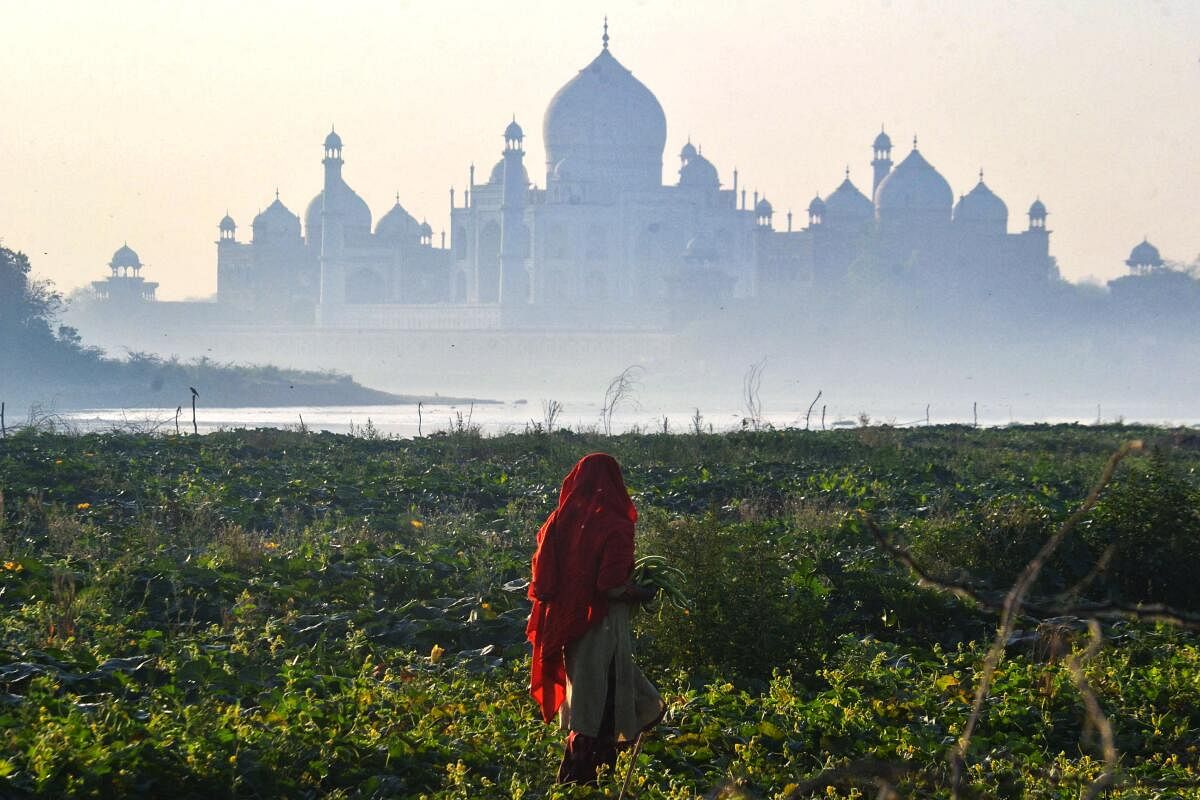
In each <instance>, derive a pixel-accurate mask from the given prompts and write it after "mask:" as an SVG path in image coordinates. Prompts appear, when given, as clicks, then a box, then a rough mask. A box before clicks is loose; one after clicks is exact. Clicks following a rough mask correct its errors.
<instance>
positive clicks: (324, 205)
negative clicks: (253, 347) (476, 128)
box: [217, 24, 1058, 329]
mask: <svg viewBox="0 0 1200 800" xmlns="http://www.w3.org/2000/svg"><path fill="white" fill-rule="evenodd" d="M541 135H542V139H543V144H544V145H545V152H546V164H545V176H544V180H543V181H542V182H541V185H540V186H539V185H536V184H535V183H534V182H533V181H532V180H531V176H530V173H529V166H528V165H527V164H526V163H525V147H524V144H525V139H526V136H525V131H524V129H523V128H522V126H521V125H520V124H518V122H517V121H516V120H515V119H514V120H512V121H511V122H509V123H508V125H507V127H506V128H505V129H504V131H503V149H502V151H501V153H500V157H499V159H498V160H497V162H496V163H495V166H494V167H493V168H492V169H491V171H490V172H489V173H488V174H487V177H486V180H485V181H483V182H481V183H476V180H475V170H474V167H473V166H472V167H471V169H470V180H469V182H468V185H467V187H466V189H465V190H464V191H463V193H462V195H461V198H456V196H455V193H454V191H453V190H451V192H450V219H449V242H448V243H447V241H446V236H445V234H442V236H441V237H439V238H440V241H438V242H436V243H435V241H434V233H433V229H432V227H431V226H430V225H429V224H428V223H427V222H420V223H419V222H417V220H416V218H415V217H413V216H412V215H411V214H409V213H408V212H407V211H406V210H405V209H404V208H403V206H401V205H400V202H399V196H397V199H396V204H395V205H394V206H392V208H391V209H389V210H388V211H387V212H386V213H385V214H384V215H383V216H382V217H380V218H379V220H378V221H377V222H376V223H375V224H374V227H372V215H371V210H370V208H369V207H368V206H367V204H366V202H364V201H363V199H362V198H361V197H360V196H359V195H358V194H356V193H355V192H354V190H353V189H351V188H350V186H349V184H348V183H347V182H346V179H345V178H344V176H343V166H344V159H343V155H342V153H343V142H342V138H341V136H340V135H339V134H338V133H336V132H333V131H331V132H330V134H329V135H328V137H326V139H325V142H324V150H323V153H324V156H323V160H322V165H323V167H324V182H323V188H322V190H321V192H320V193H319V194H317V196H316V197H315V198H313V200H312V201H311V202H310V203H309V204H308V207H307V210H306V211H305V215H304V219H303V220H301V219H300V217H299V216H297V215H296V214H295V213H293V212H292V211H291V210H289V209H288V208H287V206H285V205H284V204H283V202H282V201H281V200H280V199H279V197H278V193H276V197H275V200H274V202H272V203H271V204H270V205H269V206H268V207H267V208H266V209H265V210H264V211H262V212H261V213H260V214H259V215H258V216H257V217H255V218H254V222H253V225H252V234H251V239H250V241H248V242H242V241H239V240H238V239H237V226H236V223H235V222H234V220H233V219H232V218H231V217H230V216H229V215H228V214H227V215H226V216H225V218H224V219H222V220H221V221H220V224H219V226H218V227H219V234H220V236H219V240H218V242H217V285H218V288H217V302H218V304H219V305H221V306H223V307H225V308H227V309H229V310H230V311H231V312H236V313H237V314H239V315H240V316H243V317H245V318H253V319H256V320H263V321H281V322H293V323H301V324H315V325H317V326H329V327H342V328H345V327H354V328H364V329H368V328H369V329H408V328H430V329H438V328H441V329H445V328H459V329H489V328H549V329H554V328H576V329H592V328H618V329H654V328H661V327H663V326H664V325H665V324H666V323H667V321H668V320H669V319H671V318H672V317H673V315H674V317H675V318H678V312H680V310H682V311H683V312H684V313H685V315H691V316H695V315H697V314H701V313H702V312H703V310H704V309H707V308H715V307H717V306H719V305H722V304H724V303H725V302H726V301H729V300H737V299H752V298H759V299H760V300H763V299H766V298H776V299H786V298H789V297H797V296H802V295H804V294H810V295H811V294H813V293H816V294H820V293H821V292H824V291H829V290H830V289H831V287H835V286H837V285H839V284H841V283H844V282H845V281H847V279H848V277H849V276H852V275H854V274H855V273H856V272H857V273H862V272H864V271H866V272H868V273H872V272H873V273H875V274H878V275H882V276H889V275H904V276H905V277H906V278H913V277H915V282H916V283H917V284H918V285H919V284H920V283H921V282H922V281H927V282H928V283H929V284H930V285H932V284H934V283H935V282H936V283H937V284H938V286H939V287H942V288H945V287H951V288H953V287H968V288H969V287H978V288H983V289H986V290H988V291H991V290H995V289H1007V290H1011V291H1013V292H1025V291H1036V289H1037V288H1038V287H1039V286H1045V285H1047V284H1049V283H1050V282H1052V281H1055V280H1057V279H1058V276H1057V270H1056V268H1055V266H1054V261H1053V259H1052V258H1051V257H1050V254H1049V233H1050V232H1049V231H1048V230H1047V228H1046V218H1047V212H1046V207H1045V205H1043V203H1042V202H1041V201H1040V200H1037V201H1035V202H1034V203H1033V204H1032V205H1031V206H1030V207H1029V211H1028V224H1027V226H1026V227H1025V229H1024V230H1022V231H1019V232H1017V233H1010V232H1009V213H1008V208H1007V206H1006V204H1005V203H1004V201H1003V200H1001V199H1000V198H999V197H998V196H996V194H995V193H993V192H992V190H991V189H990V188H989V187H988V186H987V184H986V183H984V181H983V174H982V172H981V173H980V176H979V181H978V183H977V184H976V185H975V186H974V187H973V188H972V189H971V190H970V191H969V192H968V193H966V194H964V195H961V196H960V197H959V198H958V199H957V201H956V200H955V198H954V194H953V192H952V190H951V188H950V184H949V183H948V182H947V181H946V179H945V178H943V177H942V175H941V174H939V173H938V171H937V170H936V169H935V168H934V167H933V166H932V165H931V164H930V163H929V161H927V160H926V158H925V157H924V155H923V154H922V151H921V150H919V149H918V147H917V141H916V139H915V138H914V140H913V147H912V150H911V151H910V152H909V153H908V154H907V155H906V156H905V157H904V158H903V159H902V160H901V161H900V162H899V163H898V164H895V165H894V166H893V161H892V150H893V148H892V142H891V139H890V137H889V136H888V135H887V134H886V133H884V132H882V131H881V132H880V133H879V134H878V135H877V136H876V137H875V139H874V141H873V143H872V147H871V153H872V156H873V158H872V161H871V162H870V166H871V169H872V174H873V180H872V185H871V187H870V188H871V192H870V194H869V195H868V194H867V193H866V192H864V191H863V190H861V189H859V188H858V187H857V186H855V185H854V183H853V182H852V181H851V180H850V170H849V168H847V169H846V174H845V179H844V180H843V181H842V182H841V183H840V184H839V185H838V186H837V187H836V188H835V189H833V191H831V192H829V193H828V194H827V195H826V196H824V197H822V196H820V195H818V196H817V197H814V198H813V200H812V202H811V203H810V204H809V206H808V209H807V215H808V219H807V224H806V225H804V226H803V227H796V228H794V227H793V224H792V215H791V213H790V212H789V213H788V214H787V224H786V227H785V229H783V230H777V229H776V226H777V222H776V214H775V210H774V208H773V206H772V204H771V203H770V201H769V200H767V198H766V197H759V196H758V194H757V193H755V194H754V196H753V198H752V199H751V200H750V201H748V200H747V196H746V194H747V193H746V190H745V189H744V188H740V187H739V184H738V180H739V179H738V174H737V171H736V170H734V171H733V172H732V175H731V181H730V182H729V184H728V185H726V184H723V183H722V180H721V174H722V173H721V170H720V169H719V168H718V166H717V165H716V164H714V163H713V162H712V161H710V160H709V158H708V157H707V156H706V155H705V154H704V153H703V152H702V150H701V148H700V147H699V146H698V145H694V144H693V143H692V142H690V141H688V142H686V143H684V144H683V145H682V146H681V149H680V150H679V167H678V172H677V177H676V178H675V179H674V181H673V182H672V183H669V184H664V182H663V158H664V152H665V150H666V146H667V121H666V116H665V114H664V113H663V108H662V106H661V105H660V104H659V101H658V99H657V98H656V97H655V96H654V94H653V92H651V91H650V89H649V88H647V87H646V86H645V85H644V84H643V83H642V82H641V81H639V80H638V79H637V78H636V77H634V75H633V73H632V72H630V71H629V70H628V69H627V68H626V67H625V66H623V65H622V64H621V63H620V62H619V61H618V60H617V58H616V57H615V56H614V55H613V53H612V50H611V49H610V47H609V37H608V29H607V24H606V25H605V32H604V36H603V40H602V48H601V50H600V52H599V54H598V55H596V57H595V58H594V59H593V60H592V61H591V62H590V63H589V64H588V65H587V66H585V67H584V68H583V69H582V70H580V71H579V73H578V74H577V75H575V76H574V77H573V78H571V79H570V80H569V81H568V82H567V83H566V84H565V85H564V86H563V87H562V88H561V89H560V90H559V91H558V93H557V94H555V95H554V97H553V98H552V99H551V101H550V104H549V106H548V107H547V109H546V112H545V116H544V118H543V121H542V130H541Z"/></svg>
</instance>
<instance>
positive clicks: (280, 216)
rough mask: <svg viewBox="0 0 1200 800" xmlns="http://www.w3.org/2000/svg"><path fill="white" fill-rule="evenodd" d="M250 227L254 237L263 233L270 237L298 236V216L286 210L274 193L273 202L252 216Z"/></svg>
mask: <svg viewBox="0 0 1200 800" xmlns="http://www.w3.org/2000/svg"><path fill="white" fill-rule="evenodd" d="M252 227H253V229H254V237H255V238H256V239H257V238H258V237H259V236H260V235H262V234H264V233H265V234H267V235H269V236H271V237H276V236H296V237H299V236H300V218H299V217H297V216H296V215H295V214H293V213H292V212H291V211H290V210H288V207H287V206H285V205H284V204H283V203H282V202H281V201H280V200H279V195H278V194H276V195H275V202H273V203H271V205H269V206H267V209H266V210H265V211H263V212H262V213H261V214H259V215H258V216H257V217H255V218H254V222H253V224H252Z"/></svg>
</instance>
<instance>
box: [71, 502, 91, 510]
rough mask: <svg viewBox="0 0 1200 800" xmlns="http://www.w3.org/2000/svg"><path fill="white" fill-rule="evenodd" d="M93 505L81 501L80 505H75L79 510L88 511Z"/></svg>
mask: <svg viewBox="0 0 1200 800" xmlns="http://www.w3.org/2000/svg"><path fill="white" fill-rule="evenodd" d="M91 507H92V504H91V503H80V504H79V505H77V506H75V509H76V510H77V511H87V510H88V509H89V508H91Z"/></svg>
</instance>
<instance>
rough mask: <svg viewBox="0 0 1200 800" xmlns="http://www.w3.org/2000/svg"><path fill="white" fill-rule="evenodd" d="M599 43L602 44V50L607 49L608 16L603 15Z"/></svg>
mask: <svg viewBox="0 0 1200 800" xmlns="http://www.w3.org/2000/svg"><path fill="white" fill-rule="evenodd" d="M600 41H601V42H603V43H604V49H605V50H607V49H608V15H607V14H605V15H604V35H603V36H601V37H600Z"/></svg>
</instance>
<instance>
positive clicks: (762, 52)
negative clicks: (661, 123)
mask: <svg viewBox="0 0 1200 800" xmlns="http://www.w3.org/2000/svg"><path fill="white" fill-rule="evenodd" d="M604 14H607V15H608V16H609V19H610V23H611V35H612V48H613V51H614V52H615V53H616V54H618V56H619V57H620V59H621V61H622V63H624V64H625V65H626V66H628V67H629V68H630V69H632V70H633V71H634V74H635V75H636V76H637V77H638V78H640V79H641V80H642V81H644V82H645V83H646V84H647V85H649V86H651V87H653V89H654V91H655V93H656V94H657V96H658V98H659V99H660V101H661V102H662V105H663V107H664V110H665V112H666V116H667V121H668V144H667V158H666V159H665V170H666V171H667V172H668V176H669V173H670V172H671V171H673V169H674V168H675V165H674V162H673V159H672V158H671V155H672V154H673V153H675V152H677V150H678V147H679V146H680V145H681V144H682V143H683V142H684V141H686V140H687V138H688V137H689V136H690V137H691V139H692V141H694V142H697V143H699V144H701V145H702V146H703V152H704V154H705V155H706V156H708V157H709V158H710V159H711V160H712V161H713V162H714V163H715V164H716V165H717V166H718V168H719V169H720V171H721V180H722V182H723V183H724V184H726V185H728V184H730V183H731V180H732V178H731V173H732V169H733V167H734V166H736V167H738V168H739V170H740V175H741V182H742V185H743V186H745V187H746V188H748V189H750V190H752V191H753V190H754V189H758V190H760V191H762V192H763V193H765V194H767V195H769V196H770V197H771V199H772V201H773V203H774V204H775V207H776V209H777V210H778V211H779V212H781V213H782V212H785V211H786V210H788V209H792V210H794V211H795V212H796V214H797V216H798V217H799V216H800V215H801V214H802V213H803V209H804V208H805V207H806V205H807V203H808V200H809V199H810V198H811V197H812V196H813V195H814V194H815V193H817V192H821V193H822V194H825V193H827V192H829V191H830V190H831V189H832V188H833V187H835V186H836V185H837V184H838V183H839V182H840V180H841V178H842V170H843V169H844V167H845V166H846V165H849V167H850V169H851V177H852V178H853V179H854V180H855V182H856V183H857V184H858V185H859V186H863V185H866V186H869V185H870V173H869V167H868V161H869V159H870V150H869V145H870V141H871V138H872V137H873V136H874V134H875V133H876V132H877V131H878V130H879V126H880V124H881V123H883V124H885V125H886V127H887V130H888V131H889V133H891V134H892V136H893V138H894V139H895V141H896V143H897V148H898V150H899V151H900V152H901V153H903V152H904V151H905V150H906V149H907V146H906V144H905V143H906V142H907V141H908V140H909V139H910V138H911V136H912V135H913V134H914V133H916V134H919V135H920V137H921V138H920V141H921V149H922V152H923V153H925V154H926V156H927V157H928V158H929V160H930V161H931V162H932V163H934V164H935V165H936V166H937V167H938V169H939V170H940V171H941V172H942V174H944V175H945V176H946V178H947V179H948V180H949V181H950V183H951V186H952V187H953V189H954V191H955V193H956V194H960V193H963V192H966V191H967V190H968V189H970V187H971V186H972V185H974V183H975V180H976V173H977V172H978V170H979V169H980V167H982V168H983V169H984V170H985V171H986V175H987V181H988V184H989V185H990V186H991V187H992V188H993V189H995V191H996V193H997V194H999V195H1000V196H1001V197H1003V198H1005V199H1006V200H1007V201H1008V202H1009V204H1010V207H1011V210H1012V219H1011V220H1010V229H1019V228H1020V227H1021V226H1022V222H1023V211H1024V209H1025V207H1026V206H1027V204H1028V203H1029V202H1030V201H1032V200H1033V199H1034V197H1037V196H1040V197H1041V199H1042V200H1044V201H1045V202H1046V204H1047V206H1048V207H1049V209H1050V213H1051V216H1050V225H1049V227H1050V228H1051V229H1052V230H1053V231H1054V234H1053V237H1052V240H1051V251H1052V253H1053V254H1054V255H1055V256H1056V258H1057V259H1058V263H1059V266H1060V269H1061V271H1062V274H1063V275H1064V277H1066V278H1068V279H1071V280H1075V281H1078V280H1082V279H1085V278H1086V277H1088V276H1092V277H1094V278H1097V279H1101V280H1104V279H1108V278H1111V277H1115V276H1117V275H1119V274H1122V273H1123V272H1124V271H1125V266H1124V264H1123V263H1122V261H1123V259H1124V258H1125V257H1126V255H1127V253H1128V251H1129V248H1130V246H1131V245H1132V244H1133V243H1135V242H1137V241H1140V239H1141V238H1142V237H1143V236H1144V235H1147V236H1149V237H1150V238H1151V239H1152V240H1153V241H1154V243H1155V244H1156V245H1158V247H1159V248H1160V250H1161V251H1162V253H1163V256H1164V257H1165V258H1167V259H1168V260H1171V259H1175V260H1179V261H1190V260H1192V259H1193V258H1194V257H1195V256H1196V253H1197V251H1198V250H1200V237H1198V236H1197V228H1196V224H1195V220H1196V213H1197V207H1196V203H1195V189H1194V183H1195V180H1196V177H1197V176H1198V175H1200V148H1198V147H1197V146H1196V136H1197V134H1198V133H1200V104H1197V103H1196V98H1197V97H1200V35H1198V34H1200V6H1198V5H1196V4H1194V3H1141V4H1130V3H1082V2H1080V3H1062V4H1054V5H1051V4H1032V3H1019V4H1018V3H1008V2H1005V3H998V2H997V3H991V2H988V3H982V2H980V3H971V4H961V5H960V4H952V5H947V4H939V3H895V4H879V3H853V4H844V3H836V4H835V3H822V4H804V5H799V4H795V3H791V2H764V3H756V4H754V5H753V6H750V7H737V6H734V5H733V4H727V3H715V2H689V3H686V4H685V3H662V2H645V3H637V2H616V1H615V0H614V1H613V2H608V3H605V4H603V5H593V4H570V5H564V4H561V3H550V2H526V3H521V4H518V5H514V4H499V3H497V4H487V5H483V4H476V3H466V2H443V3H437V4H430V3H407V2H401V3H365V2H363V3H354V4H348V5H345V6H343V7H335V6H333V5H331V4H322V3H266V2H264V3H255V4H240V3H233V2H205V3H202V4H195V5H190V6H184V5H177V4H161V5H160V4H150V3H132V2H115V3H107V4H104V5H100V4H92V3H58V4H49V5H45V4H43V5H40V6H35V5H33V4H25V3H21V4H17V3H8V4H6V8H5V11H4V18H5V20H6V22H7V25H6V28H7V34H8V35H7V36H6V47H5V54H4V72H5V75H6V79H5V80H4V81H3V82H2V83H0V104H2V105H3V107H4V108H5V110H6V117H7V124H6V126H5V135H4V139H5V148H4V150H5V153H6V154H7V157H6V158H5V159H4V160H3V162H2V165H0V186H3V192H2V193H0V219H3V220H4V222H5V225H4V231H3V234H4V243H5V244H7V245H9V246H11V247H15V248H20V249H23V250H25V251H26V252H27V253H29V254H30V256H31V259H32V260H33V264H34V270H35V272H36V273H38V274H39V275H41V276H43V277H49V278H51V279H53V280H54V281H55V282H56V283H57V284H58V286H59V287H60V288H62V289H65V290H69V289H71V288H73V287H76V286H80V285H83V284H85V283H86V282H88V281H90V280H93V279H96V278H99V277H101V276H102V275H103V274H104V272H105V267H104V265H105V263H106V262H107V260H108V258H109V257H110V256H111V254H112V252H113V250H114V249H115V248H116V247H117V246H119V245H120V244H121V243H122V242H123V241H126V240H128V241H129V243H130V244H132V245H134V246H135V247H136V248H137V249H138V251H139V253H140V254H141V256H142V258H143V259H144V261H145V262H146V264H147V270H146V275H147V277H148V278H149V279H152V280H156V281H158V282H160V284H161V286H160V289H159V296H160V297H161V298H164V299H173V298H182V297H199V296H206V295H209V294H211V293H212V292H213V291H214V289H215V280H216V269H215V253H214V250H215V248H214V246H213V244H212V243H213V241H214V240H215V239H216V233H217V231H216V223H217V221H218V220H219V219H220V218H221V216H222V215H223V214H224V213H225V211H226V210H228V211H229V212H230V213H231V214H232V215H233V216H234V217H235V218H236V219H237V220H238V222H239V223H240V224H242V225H248V223H249V221H250V219H251V218H252V217H253V215H254V214H255V213H257V212H258V211H259V210H260V209H261V208H263V207H265V206H266V205H267V204H269V203H270V201H271V199H272V198H273V195H274V191H275V189H276V188H277V187H278V189H279V191H280V193H281V196H282V198H283V199H284V201H285V202H286V203H288V204H289V206H290V207H291V208H292V209H294V210H297V211H298V210H300V209H303V208H304V206H305V204H306V203H307V202H308V201H309V199H311V198H312V196H313V195H314V194H316V193H317V191H319V189H320V186H321V166H320V158H321V141H322V139H323V137H324V135H325V133H326V132H328V130H329V126H330V124H331V123H334V124H336V126H337V130H338V132H339V133H341V134H342V135H343V136H344V138H345V140H346V151H345V158H346V175H347V178H348V179H349V180H350V181H351V182H352V184H353V185H354V186H355V188H356V189H357V191H358V192H359V193H360V194H361V195H362V196H363V197H364V199H366V200H367V202H368V203H369V204H370V206H371V208H372V211H374V212H375V214H376V215H379V214H381V213H382V212H383V211H385V210H386V209H387V208H388V207H389V206H390V205H391V203H392V198H393V195H394V194H395V193H396V192H399V193H400V196H401V199H402V201H403V202H404V204H405V206H406V207H407V208H408V209H409V210H410V211H411V212H412V213H413V214H414V215H415V216H416V217H417V218H418V219H420V218H426V219H428V220H429V222H430V224H431V225H432V226H433V227H434V230H435V231H441V230H443V229H444V228H445V227H446V225H447V217H448V205H449V201H448V190H449V188H450V187H451V186H452V185H453V186H457V187H458V188H459V190H460V191H461V189H462V187H463V184H464V183H465V182H466V176H467V167H468V164H469V163H471V162H472V161H474V162H475V163H476V164H477V165H479V167H480V169H486V167H487V165H490V164H491V163H492V162H493V161H494V160H495V159H496V158H497V156H498V154H499V151H500V149H501V147H502V142H501V137H500V135H499V134H500V130H501V129H502V127H503V125H504V124H505V123H506V122H507V121H508V120H509V119H510V118H511V117H512V116H513V115H514V114H515V115H516V117H517V118H518V120H520V121H521V122H522V123H523V124H524V126H525V128H526V130H527V131H529V134H530V135H529V138H528V140H527V142H526V147H527V151H528V156H527V163H528V164H529V165H530V172H531V174H532V175H533V179H534V181H535V182H537V183H539V184H540V183H541V182H542V180H543V177H544V176H543V175H541V168H540V165H541V164H542V163H544V162H543V154H542V149H541V148H542V142H541V136H540V122H541V116H542V113H543V111H544V110H545V107H546V103H547V101H548V100H549V98H550V97H551V95H552V94H553V93H554V91H555V90H556V89H557V88H558V87H559V86H561V85H562V83H563V82H564V81H565V80H567V79H568V78H569V77H570V76H571V75H573V74H574V73H575V71H577V70H578V69H580V68H581V67H582V66H584V65H585V64H586V63H587V62H588V61H589V60H590V59H591V58H592V57H593V56H594V54H595V52H596V50H597V48H598V45H599V37H600V32H601V31H600V23H601V21H602V17H603V15H604Z"/></svg>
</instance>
